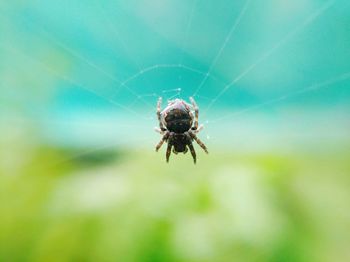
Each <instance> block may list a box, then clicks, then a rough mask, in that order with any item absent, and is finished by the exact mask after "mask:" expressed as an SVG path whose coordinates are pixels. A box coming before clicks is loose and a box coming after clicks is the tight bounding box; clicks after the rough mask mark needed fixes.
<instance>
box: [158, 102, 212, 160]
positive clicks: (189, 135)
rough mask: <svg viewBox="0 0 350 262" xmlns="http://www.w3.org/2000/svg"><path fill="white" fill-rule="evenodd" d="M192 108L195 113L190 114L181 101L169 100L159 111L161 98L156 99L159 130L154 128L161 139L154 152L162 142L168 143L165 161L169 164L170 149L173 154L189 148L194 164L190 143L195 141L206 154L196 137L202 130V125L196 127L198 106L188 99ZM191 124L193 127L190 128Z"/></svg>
mask: <svg viewBox="0 0 350 262" xmlns="http://www.w3.org/2000/svg"><path fill="white" fill-rule="evenodd" d="M190 101H191V103H192V107H193V110H194V113H195V117H193V113H192V112H191V106H190V105H189V104H187V103H186V102H185V101H184V100H182V99H175V100H170V101H169V102H168V106H167V107H166V108H165V109H164V110H163V111H161V103H162V98H161V97H160V98H159V99H158V103H157V117H158V121H159V128H155V130H156V131H157V132H159V133H160V134H161V135H162V136H163V137H162V139H161V140H160V142H159V143H158V145H157V146H156V151H158V150H159V148H160V147H161V146H162V145H163V143H164V142H167V143H168V147H167V150H166V161H167V162H169V157H170V153H171V149H172V147H173V152H174V153H175V154H177V153H179V152H183V153H184V154H185V153H186V152H187V150H188V149H187V147H189V149H190V151H191V154H192V157H193V161H194V163H196V151H195V150H194V147H193V145H192V141H193V140H195V141H196V142H197V143H198V145H199V146H200V147H201V148H203V150H204V151H205V152H206V153H208V150H207V148H206V146H205V145H204V144H203V142H202V141H201V140H199V138H198V137H197V136H196V134H197V133H198V132H199V131H201V130H202V128H203V125H200V126H198V114H199V112H198V106H197V104H196V102H195V101H194V99H193V98H192V97H190ZM192 124H193V126H192Z"/></svg>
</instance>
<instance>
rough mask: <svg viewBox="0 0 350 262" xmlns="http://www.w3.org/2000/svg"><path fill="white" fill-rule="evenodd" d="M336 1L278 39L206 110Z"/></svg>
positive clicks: (224, 89) (323, 6)
mask: <svg viewBox="0 0 350 262" xmlns="http://www.w3.org/2000/svg"><path fill="white" fill-rule="evenodd" d="M334 3H335V0H331V1H327V2H326V3H325V4H323V5H322V6H321V7H320V8H319V9H317V10H316V11H315V12H313V13H312V14H311V15H310V16H308V17H307V18H306V20H304V22H303V23H301V24H300V25H299V26H297V27H296V28H295V29H293V30H292V31H290V32H289V33H288V34H287V35H286V36H285V37H284V38H282V39H281V40H280V41H278V42H277V43H276V44H275V45H274V46H273V47H272V48H271V49H269V50H267V51H266V52H265V53H264V54H262V56H260V57H259V58H258V59H257V60H256V61H255V62H254V63H253V64H251V65H250V66H248V67H247V68H246V69H245V70H244V71H243V72H242V73H240V74H239V75H238V76H237V77H236V78H235V79H234V80H233V81H232V82H231V83H229V84H228V85H226V86H225V87H224V88H223V89H222V90H221V91H220V92H219V94H218V95H217V96H215V97H214V99H213V100H212V101H211V103H210V104H209V105H208V107H207V108H206V110H205V112H207V111H209V109H211V107H212V106H213V105H214V104H215V103H216V102H217V101H218V99H219V98H220V97H221V96H222V95H223V94H225V93H226V92H227V90H229V89H230V88H231V87H232V86H233V85H234V84H236V83H237V82H238V81H239V80H241V79H242V78H243V77H245V76H246V75H247V74H248V73H249V72H251V71H252V70H253V69H254V68H255V67H256V66H258V65H259V64H260V63H262V62H263V61H265V60H266V59H267V58H269V57H270V56H271V55H272V54H273V53H274V52H275V51H276V50H277V49H279V48H280V47H281V46H282V45H283V44H285V43H286V42H288V41H289V40H290V39H291V38H292V37H294V36H295V35H296V34H298V33H299V32H300V31H301V30H302V29H304V28H305V27H306V26H307V25H309V24H311V23H312V22H313V21H314V20H315V19H316V18H317V17H319V16H320V15H322V14H323V13H324V12H325V11H326V10H327V9H329V8H330V7H331V6H332V5H333V4H334Z"/></svg>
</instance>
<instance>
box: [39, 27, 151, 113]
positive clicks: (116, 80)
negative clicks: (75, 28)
mask: <svg viewBox="0 0 350 262" xmlns="http://www.w3.org/2000/svg"><path fill="white" fill-rule="evenodd" d="M40 28H41V30H42V31H43V33H44V34H45V35H46V39H48V40H50V41H52V42H53V43H55V44H56V45H57V46H59V47H61V48H62V49H63V50H65V51H66V52H67V53H69V54H71V55H72V56H74V57H76V58H78V59H79V60H80V61H82V62H84V63H85V64H87V65H89V66H90V67H92V68H94V69H95V70H97V71H98V72H100V73H101V74H103V75H104V76H106V77H107V78H109V79H111V80H112V81H113V82H115V83H117V84H118V85H120V84H121V83H122V81H121V80H120V79H118V78H117V77H116V76H114V75H112V74H110V73H108V72H106V71H105V70H104V69H102V68H101V67H99V66H97V65H96V64H95V63H93V62H92V61H90V60H89V59H87V58H85V57H84V56H82V55H81V54H78V53H77V52H76V51H74V50H73V49H71V48H70V47H68V46H67V45H65V44H64V43H62V42H61V41H59V40H58V39H56V38H54V37H53V36H52V35H51V34H50V33H49V32H48V31H47V30H46V29H45V28H43V27H40ZM125 87H126V88H127V90H128V91H129V92H130V93H131V94H132V95H134V96H135V97H138V94H137V93H136V92H135V91H134V90H132V89H131V88H130V87H128V86H127V85H125ZM113 98H114V96H113V97H112V99H113ZM140 100H141V101H142V102H143V103H145V104H146V105H148V106H150V107H152V106H153V105H151V104H150V103H149V102H147V101H146V100H145V99H143V98H140Z"/></svg>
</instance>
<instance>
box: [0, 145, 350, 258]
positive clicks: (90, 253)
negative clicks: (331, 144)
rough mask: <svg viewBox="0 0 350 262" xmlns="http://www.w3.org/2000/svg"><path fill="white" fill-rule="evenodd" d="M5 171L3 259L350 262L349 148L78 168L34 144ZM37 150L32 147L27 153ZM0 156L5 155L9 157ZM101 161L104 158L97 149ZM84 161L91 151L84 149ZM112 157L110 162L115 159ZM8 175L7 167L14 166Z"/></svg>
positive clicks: (126, 160)
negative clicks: (195, 161) (331, 150)
mask: <svg viewBox="0 0 350 262" xmlns="http://www.w3.org/2000/svg"><path fill="white" fill-rule="evenodd" d="M16 147H18V148H17V149H16V148H12V150H18V151H17V153H18V152H21V154H22V155H23V153H24V152H27V153H28V154H25V155H27V159H26V161H22V162H21V161H20V159H18V161H19V162H18V164H17V165H16V170H17V171H15V172H14V170H11V171H12V172H5V171H6V170H5V169H4V165H2V168H3V170H2V171H4V172H2V175H1V176H0V213H1V216H0V260H1V261H123V262H124V261H191V262H192V261H193V262H195V261H335V260H336V261H347V260H348V258H349V255H350V254H349V250H348V243H349V241H350V239H349V236H350V234H349V233H350V231H349V228H350V227H349V226H350V223H349V221H350V220H349V212H348V203H349V201H350V193H349V190H348V188H349V183H350V179H349V176H348V174H349V173H350V166H349V163H348V161H347V158H348V157H349V155H350V154H349V152H347V153H346V152H345V153H344V151H341V150H339V151H337V152H332V154H325V153H322V154H321V153H314V154H310V153H307V152H305V153H301V152H300V153H299V154H293V155H292V154H285V155H282V154H278V155H277V154H274V153H270V154H267V153H261V154H234V153H232V152H224V151H215V150H214V152H211V155H209V156H206V155H202V154H200V155H199V163H198V164H197V165H193V163H192V161H191V159H190V158H189V157H188V156H187V155H184V156H182V155H179V156H177V157H176V158H175V157H173V158H172V159H171V162H170V163H169V164H166V163H165V162H164V160H162V161H159V158H160V155H159V154H156V153H150V152H143V151H129V152H125V153H122V152H119V153H118V154H117V155H119V156H120V157H123V161H119V162H118V161H117V162H114V161H113V157H111V156H109V154H108V153H106V154H105V156H106V160H105V161H102V162H94V164H90V165H82V163H81V160H79V158H78V157H76V158H75V159H74V160H71V161H64V162H62V161H61V159H62V156H63V157H64V158H67V152H65V153H64V154H63V155H62V151H57V150H54V149H50V148H35V147H33V146H27V147H26V148H23V147H21V148H19V144H17V145H16ZM29 152H30V154H29ZM2 153H3V152H2ZM92 154H96V155H97V156H99V157H101V156H102V155H103V154H100V153H98V152H95V153H92ZM82 157H83V156H82ZM111 159H112V160H111ZM8 171H9V170H8Z"/></svg>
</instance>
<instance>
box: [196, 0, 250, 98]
mask: <svg viewBox="0 0 350 262" xmlns="http://www.w3.org/2000/svg"><path fill="white" fill-rule="evenodd" d="M250 1H251V0H247V1H246V2H245V4H244V6H243V8H242V10H241V12H240V13H239V15H238V17H237V18H236V20H235V22H234V23H233V24H232V26H231V29H230V31H229V32H228V34H227V35H226V37H225V40H224V42H223V43H222V45H221V47H220V49H219V51H218V53H217V54H216V56H215V58H214V60H213V61H212V63H211V64H210V66H209V69H208V71H207V73H206V74H205V75H204V78H203V79H202V81H201V82H200V84H199V85H198V87H197V89H196V90H195V92H194V93H193V95H192V96H196V95H197V94H198V92H199V91H200V90H201V88H202V87H203V85H204V84H205V82H206V81H207V79H208V75H209V73H210V72H211V71H212V70H213V68H214V66H215V65H216V63H217V61H218V60H219V58H220V56H221V54H222V52H223V51H224V49H225V47H226V45H227V43H228V42H229V40H230V39H231V36H232V34H233V32H234V31H235V30H236V28H237V26H238V25H239V23H240V22H241V20H242V17H243V16H244V14H245V12H246V11H247V9H248V6H249V3H250Z"/></svg>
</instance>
